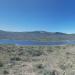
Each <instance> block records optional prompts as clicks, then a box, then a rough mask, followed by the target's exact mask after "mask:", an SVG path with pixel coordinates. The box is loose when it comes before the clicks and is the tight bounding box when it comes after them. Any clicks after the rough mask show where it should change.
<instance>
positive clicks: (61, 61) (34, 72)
mask: <svg viewBox="0 0 75 75" xmlns="http://www.w3.org/2000/svg"><path fill="white" fill-rule="evenodd" d="M0 75H75V45H65V46H15V45H0Z"/></svg>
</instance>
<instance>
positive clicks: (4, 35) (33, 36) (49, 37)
mask: <svg viewBox="0 0 75 75" xmlns="http://www.w3.org/2000/svg"><path fill="white" fill-rule="evenodd" d="M0 39H11V40H12V39H13V40H38V41H62V40H75V34H66V33H62V32H46V31H32V32H10V31H3V30H0Z"/></svg>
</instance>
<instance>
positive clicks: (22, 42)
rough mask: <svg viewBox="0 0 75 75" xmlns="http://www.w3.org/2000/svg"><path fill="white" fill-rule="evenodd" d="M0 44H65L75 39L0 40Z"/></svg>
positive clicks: (74, 42)
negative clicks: (48, 40) (41, 40)
mask: <svg viewBox="0 0 75 75" xmlns="http://www.w3.org/2000/svg"><path fill="white" fill-rule="evenodd" d="M0 44H15V45H65V44H75V41H58V42H57V41H53V42H52V41H51V42H40V41H24V40H0Z"/></svg>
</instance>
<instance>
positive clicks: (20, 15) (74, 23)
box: [0, 0, 75, 33]
mask: <svg viewBox="0 0 75 75" xmlns="http://www.w3.org/2000/svg"><path fill="white" fill-rule="evenodd" d="M74 8H75V1H74V0H0V30H4V31H14V32H25V31H48V32H63V33H75V10H74Z"/></svg>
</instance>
